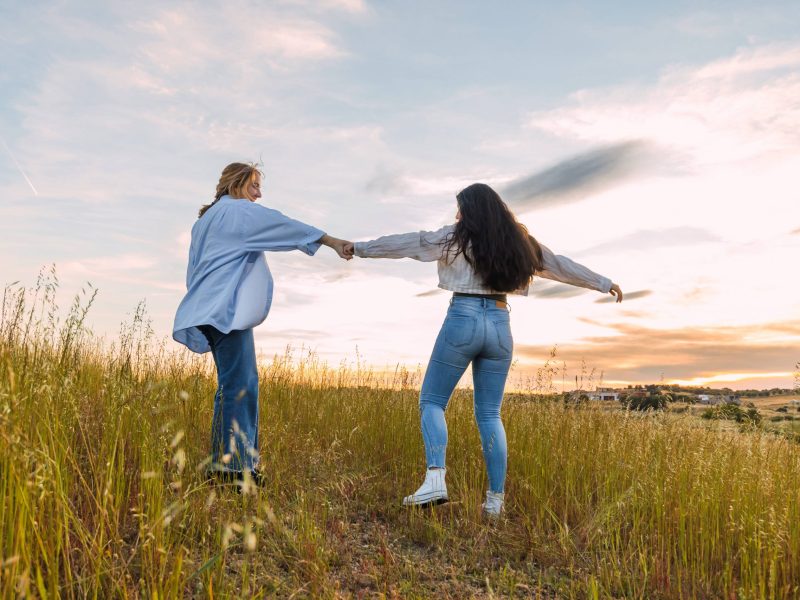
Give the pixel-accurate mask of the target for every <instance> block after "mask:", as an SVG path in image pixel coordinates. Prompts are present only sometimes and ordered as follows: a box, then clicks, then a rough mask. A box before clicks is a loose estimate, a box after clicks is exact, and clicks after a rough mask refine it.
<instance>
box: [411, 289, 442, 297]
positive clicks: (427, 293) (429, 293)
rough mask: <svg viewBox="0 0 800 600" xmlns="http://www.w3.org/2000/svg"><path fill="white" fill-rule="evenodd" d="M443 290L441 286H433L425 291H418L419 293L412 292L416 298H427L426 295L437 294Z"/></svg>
mask: <svg viewBox="0 0 800 600" xmlns="http://www.w3.org/2000/svg"><path fill="white" fill-rule="evenodd" d="M443 292H444V290H443V289H441V288H434V289H432V290H428V291H427V292H420V293H419V294H414V295H415V296H416V297H417V298H427V297H428V296H438V295H439V294H441V293H443Z"/></svg>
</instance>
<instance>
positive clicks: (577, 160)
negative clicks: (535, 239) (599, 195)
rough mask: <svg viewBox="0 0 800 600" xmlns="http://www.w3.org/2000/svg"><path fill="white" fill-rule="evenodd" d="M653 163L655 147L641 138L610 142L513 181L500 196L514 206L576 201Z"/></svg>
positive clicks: (548, 204)
mask: <svg viewBox="0 0 800 600" xmlns="http://www.w3.org/2000/svg"><path fill="white" fill-rule="evenodd" d="M652 164H654V151H653V149H652V148H651V147H650V145H648V144H647V143H645V142H643V141H641V140H634V141H626V142H621V143H615V144H610V145H606V146H602V147H600V148H595V149H593V150H589V151H587V152H583V153H581V154H578V155H576V156H572V157H570V158H568V159H565V160H562V161H560V162H558V163H556V164H554V165H552V166H551V167H548V168H547V169H544V170H542V171H539V172H537V173H534V174H532V175H529V176H527V177H523V178H521V179H518V180H516V181H512V182H511V183H509V184H508V185H506V186H505V187H504V188H502V190H501V192H500V194H501V196H502V197H503V198H504V199H505V200H506V201H507V202H508V203H509V204H511V205H512V206H513V207H514V208H515V209H517V210H524V209H532V208H542V207H545V206H551V205H553V204H558V203H563V202H569V201H575V200H578V199H580V198H582V197H585V196H587V195H589V194H591V193H592V192H596V191H599V190H603V189H607V188H609V187H611V186H613V185H614V184H616V183H620V182H622V181H624V180H626V179H628V178H630V177H632V176H633V175H634V174H637V173H639V172H641V171H643V170H645V169H646V168H647V167H648V165H652Z"/></svg>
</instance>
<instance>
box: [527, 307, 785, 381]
mask: <svg viewBox="0 0 800 600" xmlns="http://www.w3.org/2000/svg"><path fill="white" fill-rule="evenodd" d="M799 327H800V321H785V322H780V323H773V324H772V325H771V327H770V328H769V331H768V332H767V333H769V335H765V331H764V327H763V326H761V325H758V326H755V325H752V326H751V325H748V326H741V327H687V328H677V329H657V328H653V327H646V326H639V325H634V324H630V323H623V324H614V325H611V326H609V328H610V329H611V333H610V334H609V335H606V336H595V337H589V338H586V340H585V341H584V342H583V343H579V344H572V345H569V346H560V347H559V351H558V356H559V359H560V360H564V361H566V363H567V365H570V364H576V363H580V361H581V360H585V361H586V363H587V364H588V365H589V366H590V367H594V368H597V369H598V370H602V371H604V374H605V379H607V380H614V381H630V382H654V381H658V380H659V379H660V378H661V376H662V374H663V376H664V378H665V379H667V380H670V379H680V380H688V379H691V378H694V377H712V376H715V375H718V374H720V373H751V374H753V373H755V374H757V373H770V374H774V373H775V372H777V371H778V370H779V369H780V368H781V367H783V368H784V369H786V370H787V371H788V370H791V369H792V368H793V366H794V364H795V363H796V362H797V348H798V342H800V334H798V331H800V330H799V329H798V328H799ZM514 352H515V354H516V355H517V356H518V357H519V358H522V359H523V360H536V361H539V360H544V358H546V357H547V356H548V354H549V352H550V348H549V347H547V346H534V345H521V344H517V345H516V346H515V348H514ZM786 385H787V386H788V385H791V382H790V381H788V380H787V382H786Z"/></svg>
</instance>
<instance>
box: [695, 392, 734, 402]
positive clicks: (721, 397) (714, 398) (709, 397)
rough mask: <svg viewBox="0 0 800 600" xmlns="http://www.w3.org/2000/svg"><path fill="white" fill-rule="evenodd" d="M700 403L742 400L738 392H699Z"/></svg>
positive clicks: (698, 399) (698, 400)
mask: <svg viewBox="0 0 800 600" xmlns="http://www.w3.org/2000/svg"><path fill="white" fill-rule="evenodd" d="M697 402H698V403H699V404H741V403H742V401H741V400H740V399H739V396H737V395H736V394H698V395H697Z"/></svg>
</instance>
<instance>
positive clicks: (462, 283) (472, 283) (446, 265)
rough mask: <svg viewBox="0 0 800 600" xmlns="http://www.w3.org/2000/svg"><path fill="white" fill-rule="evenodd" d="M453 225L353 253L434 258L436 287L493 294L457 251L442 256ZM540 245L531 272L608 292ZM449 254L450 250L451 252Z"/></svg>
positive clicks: (605, 283) (359, 246)
mask: <svg viewBox="0 0 800 600" xmlns="http://www.w3.org/2000/svg"><path fill="white" fill-rule="evenodd" d="M454 228H455V225H446V226H445V227H442V228H441V229H439V230H437V231H416V232H412V233H400V234H396V235H385V236H383V237H379V238H377V239H375V240H371V241H368V242H356V243H355V255H356V256H359V257H362V258H413V259H414V260H419V261H422V262H433V261H434V260H435V261H438V268H439V287H440V288H442V289H443V290H450V291H452V292H464V293H467V294H497V293H502V292H497V291H496V290H492V289H490V288H488V287H486V286H485V285H484V283H483V281H482V280H480V279H479V278H478V275H477V274H476V273H475V271H474V270H473V269H472V267H471V266H470V264H469V263H468V262H467V260H466V259H465V258H464V254H463V253H461V254H459V255H458V256H456V257H455V258H451V255H448V256H445V252H444V243H445V241H446V238H447V236H448V235H449V234H451V233H452V232H453V230H454ZM539 245H540V246H541V248H542V258H543V259H544V264H543V266H544V268H543V269H542V270H541V271H536V273H535V275H539V276H540V277H544V278H546V279H553V280H555V281H560V282H562V283H568V284H570V285H575V286H578V287H583V288H588V289H590V290H597V291H598V292H603V293H608V291H609V290H610V289H611V280H610V279H609V278H608V277H603V276H602V275H598V274H597V273H595V272H594V271H592V270H591V269H587V268H586V267H584V266H583V265H581V264H578V263H576V262H575V261H573V260H571V259H569V258H567V257H566V256H559V255H556V254H553V252H552V251H551V250H550V249H549V248H548V247H547V246H545V245H543V244H539ZM451 254H452V253H451ZM528 290H529V286H526V287H524V288H521V289H519V290H515V291H514V292H511V293H512V294H518V295H521V296H527V295H528Z"/></svg>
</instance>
